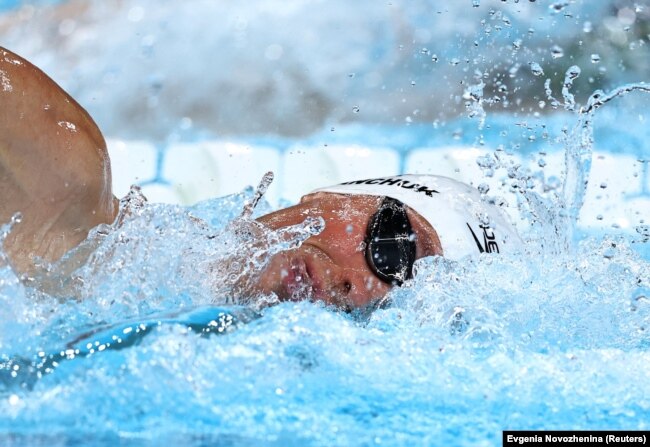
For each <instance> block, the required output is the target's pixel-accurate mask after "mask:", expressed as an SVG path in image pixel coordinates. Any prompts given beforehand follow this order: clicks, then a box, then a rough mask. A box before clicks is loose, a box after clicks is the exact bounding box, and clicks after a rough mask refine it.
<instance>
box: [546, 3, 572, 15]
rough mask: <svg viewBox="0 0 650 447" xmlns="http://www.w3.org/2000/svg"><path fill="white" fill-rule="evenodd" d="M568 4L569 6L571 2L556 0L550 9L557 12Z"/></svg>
mask: <svg viewBox="0 0 650 447" xmlns="http://www.w3.org/2000/svg"><path fill="white" fill-rule="evenodd" d="M567 6H569V2H556V3H552V4H551V5H549V7H548V9H550V10H551V12H552V13H553V14H557V13H558V12H560V11H562V10H563V9H564V8H566V7H567Z"/></svg>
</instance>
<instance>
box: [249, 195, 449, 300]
mask: <svg viewBox="0 0 650 447" xmlns="http://www.w3.org/2000/svg"><path fill="white" fill-rule="evenodd" d="M381 200H382V198H381V197H373V196H354V195H342V194H333V193H322V192H321V193H315V194H309V195H307V196H304V197H303V198H302V199H301V201H300V203H299V204H298V205H295V206H292V207H289V208H285V209H282V210H279V211H276V212H274V213H271V214H268V215H266V216H263V217H261V218H260V219H258V220H259V221H260V222H262V223H263V224H265V225H266V226H268V227H270V228H271V229H279V228H282V227H286V226H289V225H295V224H298V223H300V222H302V221H304V220H305V218H307V217H309V216H313V217H322V218H323V220H324V221H325V229H324V230H323V231H322V232H321V233H320V234H318V235H315V236H312V237H310V238H309V239H307V240H306V241H305V242H304V243H303V244H302V246H301V247H299V248H297V249H295V250H290V251H287V252H282V253H279V254H278V255H276V256H274V258H273V259H272V260H271V262H270V263H269V265H268V267H267V268H266V269H265V271H264V272H263V273H262V275H261V277H260V280H259V282H258V284H257V286H256V287H257V288H258V289H257V290H256V291H257V292H260V293H264V294H269V293H271V292H272V293H275V294H276V295H277V296H278V297H279V298H280V299H282V300H298V299H305V298H309V299H316V300H320V301H323V302H325V303H327V304H334V305H336V306H339V307H342V308H348V309H350V308H362V307H365V306H368V305H370V304H372V303H373V302H375V301H376V300H378V299H381V298H383V297H384V296H385V295H386V293H388V291H389V290H390V289H391V287H392V286H391V285H390V284H387V283H385V282H383V281H382V280H380V279H379V278H378V277H377V276H376V275H375V274H374V273H373V272H372V270H371V269H370V267H369V266H368V263H367V262H366V257H365V242H364V240H365V238H366V232H367V228H368V223H369V221H370V218H371V217H372V215H373V214H374V213H375V212H376V211H377V209H378V208H379V205H380V203H381ZM407 214H408V217H409V221H410V222H411V226H412V228H413V232H414V235H415V238H416V246H417V250H416V258H417V259H419V258H422V257H425V256H432V255H442V249H441V246H440V240H439V239H438V235H437V234H436V232H435V230H434V229H433V228H432V227H431V225H429V223H428V222H426V221H425V220H424V219H423V218H422V217H421V216H420V215H419V214H417V213H416V212H414V211H412V210H411V209H407Z"/></svg>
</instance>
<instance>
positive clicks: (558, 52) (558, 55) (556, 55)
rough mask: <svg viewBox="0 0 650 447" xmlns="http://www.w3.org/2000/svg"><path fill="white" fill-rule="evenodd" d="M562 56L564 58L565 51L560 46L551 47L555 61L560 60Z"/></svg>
mask: <svg viewBox="0 0 650 447" xmlns="http://www.w3.org/2000/svg"><path fill="white" fill-rule="evenodd" d="M562 56H564V50H563V49H562V48H561V47H560V46H558V45H553V46H552V47H551V57H552V58H553V59H559V58H561V57H562Z"/></svg>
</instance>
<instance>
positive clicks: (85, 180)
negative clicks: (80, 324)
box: [0, 47, 117, 272]
mask: <svg viewBox="0 0 650 447" xmlns="http://www.w3.org/2000/svg"><path fill="white" fill-rule="evenodd" d="M116 205H117V203H116V201H115V199H114V197H113V195H112V192H111V172H110V161H109V159H108V152H107V149H106V143H105V140H104V137H103V136H102V134H101V131H100V130H99V128H98V127H97V125H96V124H95V122H94V121H93V119H92V118H91V116H90V115H89V114H88V112H86V110H84V108H83V107H81V106H80V105H79V104H78V103H77V102H76V101H75V100H74V99H73V98H72V97H71V96H70V95H68V94H67V93H66V92H65V91H64V90H63V89H62V88H61V87H60V86H59V85H58V84H56V82H54V81H53V80H52V79H51V78H50V77H49V76H47V75H46V74H45V73H43V71H41V70H40V69H39V68H38V67H36V66H34V65H33V64H31V63H30V62H29V61H27V60H26V59H24V58H22V57H20V56H18V55H17V54H15V53H13V52H11V51H9V50H7V49H5V48H1V47H0V221H2V223H5V222H7V221H8V220H9V219H10V218H11V216H12V215H14V214H15V213H17V212H20V213H21V214H22V222H21V223H20V224H18V225H16V226H15V228H14V231H12V233H11V234H10V236H9V237H8V238H7V240H6V241H5V252H6V253H7V254H8V255H9V257H10V260H11V262H12V264H13V266H14V267H15V268H16V269H17V270H19V271H23V272H24V271H29V270H30V269H31V267H32V264H33V258H34V256H38V257H41V258H43V259H45V260H47V261H54V260H57V259H58V258H60V257H61V256H62V255H63V254H64V253H65V252H67V251H68V250H70V249H71V248H73V247H74V246H76V245H77V244H78V243H79V242H81V241H82V240H83V239H85V237H86V235H87V233H88V230H90V229H91V228H92V227H94V226H96V225H98V224H100V223H109V222H111V221H112V220H113V218H114V217H115V213H116V212H117V206H116Z"/></svg>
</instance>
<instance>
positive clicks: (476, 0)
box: [472, 0, 481, 8]
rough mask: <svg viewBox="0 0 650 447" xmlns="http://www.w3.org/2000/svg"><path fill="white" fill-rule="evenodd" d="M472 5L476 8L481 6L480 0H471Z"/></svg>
mask: <svg viewBox="0 0 650 447" xmlns="http://www.w3.org/2000/svg"><path fill="white" fill-rule="evenodd" d="M472 6H473V7H475V8H478V7H479V6H481V0H472Z"/></svg>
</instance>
